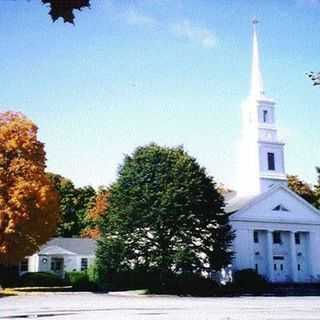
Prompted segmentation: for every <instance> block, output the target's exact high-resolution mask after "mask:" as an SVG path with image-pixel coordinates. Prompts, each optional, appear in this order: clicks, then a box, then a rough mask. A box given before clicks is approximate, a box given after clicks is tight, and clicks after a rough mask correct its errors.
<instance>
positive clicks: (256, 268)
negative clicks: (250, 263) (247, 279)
mask: <svg viewBox="0 0 320 320" xmlns="http://www.w3.org/2000/svg"><path fill="white" fill-rule="evenodd" d="M255 270H256V272H257V273H258V264H257V263H256V264H255Z"/></svg>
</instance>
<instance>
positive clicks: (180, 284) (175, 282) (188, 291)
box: [149, 272, 219, 296]
mask: <svg viewBox="0 0 320 320" xmlns="http://www.w3.org/2000/svg"><path fill="white" fill-rule="evenodd" d="M159 284H160V283H159V282H157V285H158V286H157V287H153V288H150V287H149V291H150V292H152V293H167V294H178V295H191V296H213V295H215V293H216V291H217V289H218V287H219V286H218V284H217V283H216V282H215V281H213V280H212V279H209V278H205V277H203V276H201V275H199V274H195V273H191V272H186V273H182V274H171V275H169V276H168V277H167V278H166V279H165V280H164V282H163V283H162V284H161V285H159Z"/></svg>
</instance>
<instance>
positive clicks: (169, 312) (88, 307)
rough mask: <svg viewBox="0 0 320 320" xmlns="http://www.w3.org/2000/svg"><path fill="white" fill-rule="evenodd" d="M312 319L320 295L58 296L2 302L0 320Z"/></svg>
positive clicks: (318, 316) (318, 314)
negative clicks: (229, 296) (233, 296)
mask: <svg viewBox="0 0 320 320" xmlns="http://www.w3.org/2000/svg"><path fill="white" fill-rule="evenodd" d="M28 318H29V319H30V318H33V319H34V318H41V319H52V320H54V319H60V320H64V319H69V320H76V319H86V320H87V319H95V320H99V319H101V320H102V319H103V320H108V319H112V320H122V319H126V320H135V319H140V320H142V319H143V320H145V319H150V320H153V319H159V320H164V319H165V320H180V319H181V320H189V319H190V320H211V319H212V320H240V319H241V320H242V319H245V320H251V319H252V320H267V319H268V320H280V319H281V320H294V319H297V320H311V319H317V320H319V319H320V298H318V297H240V298H239V297H237V298H190V297H186V298H180V297H174V296H126V295H121V294H93V293H57V294H41V295H27V296H16V297H8V298H2V299H0V319H1V320H2V319H28Z"/></svg>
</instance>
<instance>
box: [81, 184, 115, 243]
mask: <svg viewBox="0 0 320 320" xmlns="http://www.w3.org/2000/svg"><path fill="white" fill-rule="evenodd" d="M109 196H110V191H109V190H107V189H101V190H99V191H98V194H97V196H96V198H95V200H94V203H93V205H92V206H91V208H90V210H89V211H88V213H87V217H86V219H87V221H88V225H89V226H88V227H87V228H85V229H84V230H83V231H82V234H81V235H82V236H83V237H88V238H91V239H98V238H99V237H100V235H101V231H100V228H99V221H100V218H101V217H103V216H104V215H105V214H106V213H107V210H108V207H109V203H108V198H109Z"/></svg>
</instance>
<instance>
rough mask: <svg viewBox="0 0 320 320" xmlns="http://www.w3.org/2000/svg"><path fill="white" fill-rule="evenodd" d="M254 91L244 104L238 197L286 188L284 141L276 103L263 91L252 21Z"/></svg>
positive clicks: (252, 82)
mask: <svg viewBox="0 0 320 320" xmlns="http://www.w3.org/2000/svg"><path fill="white" fill-rule="evenodd" d="M252 24H253V53H252V70H251V88H250V93H249V96H248V97H247V99H246V100H245V101H244V103H243V104H242V134H241V141H240V150H239V152H240V162H239V169H238V170H239V181H238V190H237V191H238V192H239V194H259V193H263V192H265V191H267V190H269V189H270V188H272V187H274V186H276V185H278V184H284V185H287V178H286V173H285V168H284V142H282V141H281V140H280V139H279V138H278V134H277V127H276V121H275V102H274V100H273V99H271V98H269V97H267V96H266V95H265V92H264V87H263V80H262V75H261V70H260V59H259V47H258V38H257V30H256V29H257V24H258V21H257V20H256V19H254V20H253V22H252Z"/></svg>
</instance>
